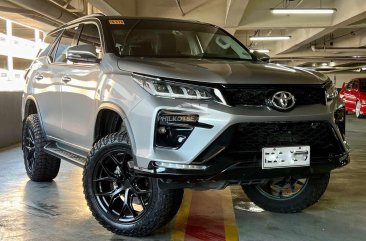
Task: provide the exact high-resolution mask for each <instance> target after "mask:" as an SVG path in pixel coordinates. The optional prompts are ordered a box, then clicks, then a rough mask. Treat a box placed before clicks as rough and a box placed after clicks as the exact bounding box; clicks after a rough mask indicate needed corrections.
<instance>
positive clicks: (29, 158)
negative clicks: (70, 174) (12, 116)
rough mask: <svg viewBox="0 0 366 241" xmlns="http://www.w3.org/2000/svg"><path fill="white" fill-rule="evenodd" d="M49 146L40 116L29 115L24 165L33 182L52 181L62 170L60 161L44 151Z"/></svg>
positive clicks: (26, 128) (24, 137)
mask: <svg viewBox="0 0 366 241" xmlns="http://www.w3.org/2000/svg"><path fill="white" fill-rule="evenodd" d="M46 144H47V140H46V135H45V134H44V131H43V129H42V126H41V123H40V121H39V118H38V115H37V114H33V115H29V116H28V117H27V119H26V120H25V121H24V124H23V133H22V149H23V155H24V165H25V170H26V171H27V174H28V177H29V178H30V179H31V180H32V181H38V182H42V181H52V180H53V179H54V178H55V177H56V176H57V174H58V172H59V169H60V159H59V158H56V157H53V156H51V155H49V154H47V153H45V151H44V150H43V147H44V146H45V145H46Z"/></svg>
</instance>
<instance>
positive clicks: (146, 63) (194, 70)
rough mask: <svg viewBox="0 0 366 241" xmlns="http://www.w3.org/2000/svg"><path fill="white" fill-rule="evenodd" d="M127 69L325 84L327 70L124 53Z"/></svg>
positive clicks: (208, 78)
mask: <svg viewBox="0 0 366 241" xmlns="http://www.w3.org/2000/svg"><path fill="white" fill-rule="evenodd" d="M118 68H119V69H121V70H123V71H128V72H135V73H140V74H146V75H152V76H158V77H162V78H164V77H165V78H171V79H182V80H188V81H197V82H206V83H216V84H322V83H324V82H325V81H326V80H327V77H326V76H325V75H323V74H320V73H317V72H314V71H310V70H307V69H303V68H291V67H287V66H283V65H278V64H268V63H263V62H251V61H231V60H213V59H190V58H187V59H184V58H180V59H170V58H164V59H161V58H137V57H123V58H119V59H118Z"/></svg>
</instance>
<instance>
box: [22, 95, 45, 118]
mask: <svg viewBox="0 0 366 241" xmlns="http://www.w3.org/2000/svg"><path fill="white" fill-rule="evenodd" d="M31 114H39V119H40V121H41V123H42V118H41V115H40V111H39V107H38V103H37V100H36V99H35V98H34V97H33V96H31V95H30V96H27V98H26V99H25V101H24V107H23V115H22V119H23V120H25V119H26V118H27V117H28V116H29V115H31Z"/></svg>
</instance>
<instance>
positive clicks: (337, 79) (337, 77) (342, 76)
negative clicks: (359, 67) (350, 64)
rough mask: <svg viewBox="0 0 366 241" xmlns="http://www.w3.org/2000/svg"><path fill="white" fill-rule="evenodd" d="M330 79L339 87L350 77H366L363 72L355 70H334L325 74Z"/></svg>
mask: <svg viewBox="0 0 366 241" xmlns="http://www.w3.org/2000/svg"><path fill="white" fill-rule="evenodd" d="M327 75H328V76H329V78H330V79H331V80H333V82H334V83H335V84H336V86H337V88H341V87H342V85H343V83H347V82H349V81H350V80H351V79H355V78H366V74H365V73H362V72H361V73H356V72H335V73H328V74H327Z"/></svg>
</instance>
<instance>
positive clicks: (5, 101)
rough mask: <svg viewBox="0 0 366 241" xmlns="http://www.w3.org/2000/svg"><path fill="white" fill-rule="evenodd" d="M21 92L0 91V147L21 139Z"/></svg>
mask: <svg viewBox="0 0 366 241" xmlns="http://www.w3.org/2000/svg"><path fill="white" fill-rule="evenodd" d="M21 104H22V93H21V92H0V148H4V147H7V146H10V145H13V144H16V143H19V142H20V140H21V132H22V131H21V130H22V120H21Z"/></svg>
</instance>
